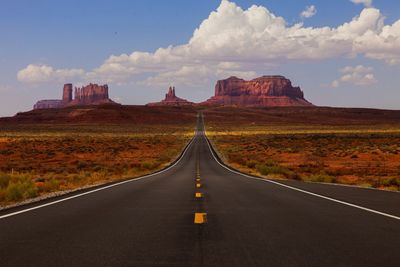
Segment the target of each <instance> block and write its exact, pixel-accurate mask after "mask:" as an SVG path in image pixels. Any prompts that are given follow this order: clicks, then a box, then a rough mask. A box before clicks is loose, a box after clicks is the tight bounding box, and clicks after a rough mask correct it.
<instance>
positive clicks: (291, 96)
mask: <svg viewBox="0 0 400 267" xmlns="http://www.w3.org/2000/svg"><path fill="white" fill-rule="evenodd" d="M202 104H207V105H235V106H311V105H312V104H311V103H310V102H308V101H307V100H306V99H304V94H303V92H302V91H301V89H300V87H293V86H292V83H291V82H290V80H289V79H286V78H285V77H283V76H262V77H259V78H256V79H253V80H251V81H245V80H243V79H239V78H237V77H230V78H228V79H226V80H220V81H218V82H217V84H216V86H215V96H213V97H211V98H210V99H208V100H207V101H206V102H204V103H202Z"/></svg>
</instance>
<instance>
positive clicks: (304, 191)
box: [204, 132, 400, 220]
mask: <svg viewBox="0 0 400 267" xmlns="http://www.w3.org/2000/svg"><path fill="white" fill-rule="evenodd" d="M204 137H205V138H206V142H207V145H208V149H209V150H210V153H211V155H212V156H213V158H214V160H215V161H216V162H217V163H218V164H219V165H221V166H222V167H224V168H225V169H227V170H228V171H230V172H233V173H236V174H239V175H241V176H244V177H247V178H250V179H254V180H260V181H263V182H268V183H272V184H276V185H279V186H282V187H286V188H288V189H291V190H295V191H298V192H302V193H304V194H308V195H311V196H315V197H319V198H323V199H326V200H329V201H333V202H336V203H340V204H343V205H346V206H350V207H353V208H357V209H360V210H365V211H368V212H372V213H375V214H379V215H382V216H385V217H389V218H392V219H395V220H400V217H398V216H395V215H391V214H388V213H384V212H380V211H377V210H373V209H369V208H365V207H362V206H358V205H355V204H352V203H349V202H345V201H341V200H338V199H334V198H331V197H326V196H323V195H320V194H316V193H312V192H310V191H306V190H303V189H299V188H297V187H293V186H290V185H285V184H281V183H278V182H275V181H272V180H268V179H263V178H257V177H254V176H250V175H247V174H244V173H241V172H238V171H235V170H232V169H231V168H228V167H227V166H225V165H224V164H222V163H221V162H219V160H218V159H217V158H216V157H215V155H214V152H213V150H212V149H211V146H210V141H209V140H208V138H207V136H206V135H205V132H204Z"/></svg>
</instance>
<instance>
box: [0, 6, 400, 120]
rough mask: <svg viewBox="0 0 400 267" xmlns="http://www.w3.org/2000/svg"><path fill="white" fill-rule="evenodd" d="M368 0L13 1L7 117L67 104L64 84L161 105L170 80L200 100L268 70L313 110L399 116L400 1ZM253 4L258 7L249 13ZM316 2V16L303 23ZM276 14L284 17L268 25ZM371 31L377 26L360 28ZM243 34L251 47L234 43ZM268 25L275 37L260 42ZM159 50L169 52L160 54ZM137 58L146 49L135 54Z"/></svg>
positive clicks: (4, 17) (7, 36)
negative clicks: (51, 102)
mask: <svg viewBox="0 0 400 267" xmlns="http://www.w3.org/2000/svg"><path fill="white" fill-rule="evenodd" d="M354 1H356V2H357V0H354ZM359 1H361V2H362V0H359ZM364 2H365V3H364V4H363V3H359V4H355V3H352V2H351V1H350V0H335V1H326V0H314V1H311V0H310V1H307V0H262V1H256V0H254V1H245V0H236V1H227V0H224V1H222V3H225V4H224V5H223V4H222V3H221V1H219V0H207V1H198V0H171V1H165V0H152V1H149V0H146V1H144V0H143V1H141V0H136V1H105V0H103V1H94V0H93V1H77V0H72V1H71V0H70V1H55V0H52V1H50V0H46V1H44V0H37V1H28V0H25V1H22V0H12V1H11V0H10V1H7V0H4V1H2V3H1V8H0V33H1V37H0V116H8V115H13V114H15V113H16V112H18V111H25V110H29V109H31V107H32V105H33V104H34V102H35V101H37V100H39V99H46V98H50V99H52V98H56V99H57V98H59V97H60V93H61V88H62V85H63V83H64V82H73V83H75V84H78V85H80V84H85V83H87V82H98V83H105V82H107V83H109V85H110V90H111V92H110V93H111V96H112V97H113V98H115V99H116V100H117V101H119V102H121V103H125V104H145V103H147V102H151V101H157V100H160V99H161V98H162V96H163V94H164V92H165V91H166V88H167V86H168V85H169V84H174V85H176V88H177V93H178V95H179V96H182V97H185V98H187V99H189V100H192V101H202V100H205V99H206V98H208V97H209V96H211V95H212V94H213V93H214V84H215V82H216V80H217V79H220V78H227V77H228V76H230V75H238V76H242V77H243V78H254V77H255V76H258V75H263V74H283V75H285V76H287V77H288V78H290V79H291V80H292V82H293V83H294V84H295V85H299V86H301V88H302V89H303V90H304V92H305V96H306V98H307V99H309V100H310V101H311V102H313V103H314V104H316V105H331V106H350V107H352V106H357V107H377V108H390V109H400V104H399V103H400V102H399V101H398V100H399V98H400V91H399V90H400V89H399V86H398V85H399V84H400V77H399V75H398V73H399V70H400V67H399V66H400V31H399V27H394V25H395V24H394V23H395V22H396V21H398V20H399V19H400V2H399V1H392V0H375V1H371V2H372V4H371V5H370V4H369V3H368V1H367V0H365V1H364ZM222 5H223V6H222ZM252 5H257V6H258V8H256V9H251V10H248V9H249V8H250V7H251V6H252ZM311 6H314V10H316V13H315V12H311V14H310V15H308V17H302V16H301V15H300V14H301V13H302V12H303V11H305V10H306V9H307V7H308V8H309V7H311ZM238 8H241V11H240V10H239V11H238V10H237V9H238ZM213 11H217V13H216V14H215V16H214V17H210V14H211V12H213ZM232 12H233V13H232ZM235 12H236V13H235ZM313 13H315V14H313ZM361 14H363V15H361ZM242 16H243V18H242ZM276 17H281V18H282V20H283V22H282V21H281V20H277V19H271V18H276ZM357 17H361V18H362V19H360V22H359V23H358V24H357V25H358V26H357V28H353V30H352V29H347V28H346V29H342V30H339V31H336V30H332V31H330V32H326V31H325V30H323V29H325V28H323V27H329V29H338V28H339V27H341V26H343V25H344V24H345V23H351V22H352V21H353V20H355V19H357ZM383 17H384V18H385V20H384V22H383V23H381V18H383ZM249 18H255V19H250V22H248V20H249ZM266 18H267V20H268V19H269V20H270V21H266V20H265V19H266ZM240 19H243V21H240ZM374 19H375V23H374V21H373V20H374ZM236 20H237V21H236ZM257 20H259V21H257ZM204 21H205V23H203V24H204V26H203V27H201V29H200V30H199V33H198V34H197V37H196V38H195V40H194V41H193V42H190V40H191V38H192V37H193V36H194V31H195V29H196V28H199V27H200V25H201V23H202V22H204ZM370 21H372V23H370V24H371V25H369V22H370ZM235 23H236V24H235ZM246 23H249V25H247V24H246ZM299 23H302V24H301V25H299V26H298V29H294V28H293V27H294V25H296V24H299ZM379 23H381V25H380V24H379ZM206 24H207V25H206ZM230 24H232V25H233V26H232V25H231V27H230V26H229V25H230ZM362 24H367V26H365V27H367V28H368V27H369V28H368V29H367V28H365V29H361V30H360V27H361V28H362V27H363V25H362ZM238 25H239V26H238ZM242 25H243V28H241V27H242ZM282 25H284V28H282ZM360 25H361V26H360ZM235 27H237V28H238V32H239V34H238V35H240V36H243V38H246V39H248V41H247V42H248V43H246V42H243V43H242V41H241V40H238V39H236V37H237V36H236V37H234V36H232V34H235V32H234V30H235ZM249 27H250V28H249ZM276 27H278V28H279V30H277V31H275V30H274V29H275V28H276ZM384 27H390V29H389V33H390V34H389V35H390V36H389V37H388V35H387V34H386V35H385V34H382V32H383V31H384V30H383V29H384ZM264 28H269V29H270V32H269V34H268V36H265V35H263V36H262V37H260V36H261V33H262V32H265V31H264ZM249 29H250V30H251V31H252V33H249V32H250V30H249ZM310 29H317V30H318V31H315V30H310ZM354 29H355V30H354ZM368 30H369V31H370V33H367V31H368ZM355 31H357V32H355ZM229 32H231V35H230V34H229ZM248 34H249V35H248ZM274 34H276V36H274ZM283 35H285V37H282V36H283ZM286 35H287V36H286ZM293 35H296V36H299V35H302V36H303V35H304V36H308V37H307V41H306V42H305V41H301V40H300V42H301V43H300V44H299V47H298V49H297V48H296V43H293ZM322 35H324V37H323V38H322V37H321V36H322ZM325 35H326V36H325ZM221 36H222V37H221ZM224 38H225V39H224ZM276 38H278V39H279V40H278V41H276V43H274V42H275V40H276ZM332 38H333V39H335V40H337V39H338V38H339V39H340V41H338V42H339V43H338V45H337V46H336V45H333V46H330V45H329V42H330V40H332ZM368 38H369V39H368ZM229 40H231V41H229ZM263 42H264V43H263ZM381 42H382V43H381ZM388 42H389V43H390V42H392V43H390V46H388V47H386V46H383V45H382V44H385V43H386V44H387V43H388ZM310 43H311V47H310V46H309V44H310ZM360 43H361V45H359V44H360ZM254 44H257V45H254ZM286 44H287V45H288V47H287V48H286V47H285V46H286ZM253 45H254V47H252V46H253ZM168 47H170V48H171V49H168ZM315 47H318V49H316V48H315ZM159 48H164V50H163V51H162V53H159V54H157V53H154V52H155V51H156V50H157V49H159ZM247 48H248V50H246V49H247ZM281 48H282V49H281ZM336 49H337V51H335V50H336ZM135 51H136V52H141V53H139V54H138V55H137V57H136V56H135V57H134V58H135V59H134V60H133V59H132V57H130V59H128V57H129V55H131V54H132V53H133V52H135ZM332 51H334V52H332ZM142 52H148V53H149V54H144V53H142ZM112 55H114V56H115V57H114V58H112V59H110V56H112ZM124 55H127V56H124ZM28 66H31V67H30V68H28ZM21 71H22V73H20V75H19V74H18V73H19V72H21Z"/></svg>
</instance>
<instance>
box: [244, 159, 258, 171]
mask: <svg viewBox="0 0 400 267" xmlns="http://www.w3.org/2000/svg"><path fill="white" fill-rule="evenodd" d="M256 165H257V161H255V160H248V161H247V162H246V166H247V167H249V168H250V169H254V168H255V167H256Z"/></svg>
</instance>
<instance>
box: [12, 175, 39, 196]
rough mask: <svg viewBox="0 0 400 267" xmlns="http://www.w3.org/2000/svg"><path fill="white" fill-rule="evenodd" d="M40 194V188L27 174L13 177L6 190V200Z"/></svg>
mask: <svg viewBox="0 0 400 267" xmlns="http://www.w3.org/2000/svg"><path fill="white" fill-rule="evenodd" d="M37 195H38V188H37V187H36V185H35V184H34V183H33V181H32V180H31V179H30V178H29V177H28V176H25V175H18V176H14V177H12V179H11V181H10V182H9V184H8V186H7V188H6V190H5V200H7V201H18V200H23V199H27V198H32V197H35V196H37Z"/></svg>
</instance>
